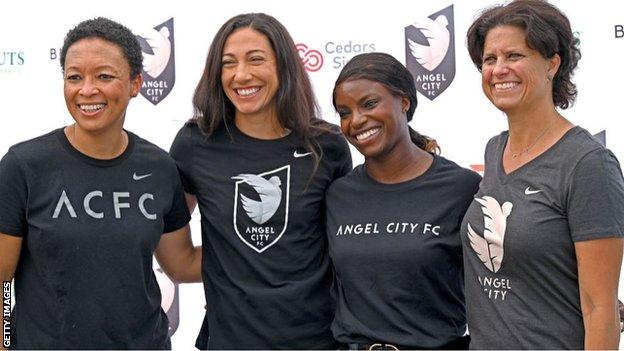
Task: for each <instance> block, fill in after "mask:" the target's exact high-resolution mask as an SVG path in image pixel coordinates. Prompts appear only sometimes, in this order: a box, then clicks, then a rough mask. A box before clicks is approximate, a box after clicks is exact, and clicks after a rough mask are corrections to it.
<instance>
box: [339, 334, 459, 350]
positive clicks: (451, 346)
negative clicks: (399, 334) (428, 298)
mask: <svg viewBox="0 0 624 351" xmlns="http://www.w3.org/2000/svg"><path fill="white" fill-rule="evenodd" d="M469 344H470V336H469V335H466V336H462V337H460V338H457V339H455V340H453V341H451V342H449V343H446V344H444V345H442V346H440V347H437V348H436V349H438V350H467V349H468V345H469ZM346 346H347V350H370V351H397V350H419V349H422V347H414V346H405V345H396V344H389V343H384V342H376V343H371V344H359V343H349V344H347V345H346Z"/></svg>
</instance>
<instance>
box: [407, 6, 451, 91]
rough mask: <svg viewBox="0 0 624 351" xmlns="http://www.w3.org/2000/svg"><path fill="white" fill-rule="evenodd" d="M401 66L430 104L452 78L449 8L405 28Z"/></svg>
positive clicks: (448, 84)
mask: <svg viewBox="0 0 624 351" xmlns="http://www.w3.org/2000/svg"><path fill="white" fill-rule="evenodd" d="M405 67H407V69H408V70H409V71H410V73H411V74H412V77H414V83H415V85H416V90H417V91H418V92H419V93H421V94H422V95H423V96H425V97H426V98H427V99H429V100H431V101H433V100H434V99H435V98H437V97H438V96H440V95H441V94H442V93H443V92H444V91H445V90H446V89H447V88H448V87H449V86H450V85H451V83H452V82H453V79H454V78H455V16H454V13H453V5H450V6H448V7H446V8H444V9H442V10H440V11H437V12H435V13H433V14H431V15H429V16H428V17H425V16H423V17H422V18H419V19H417V20H415V21H413V22H411V24H409V25H407V26H405Z"/></svg>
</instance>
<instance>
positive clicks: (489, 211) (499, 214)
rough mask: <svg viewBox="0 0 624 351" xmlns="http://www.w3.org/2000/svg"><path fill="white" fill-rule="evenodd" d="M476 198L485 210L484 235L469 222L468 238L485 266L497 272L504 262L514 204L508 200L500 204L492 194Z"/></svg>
mask: <svg viewBox="0 0 624 351" xmlns="http://www.w3.org/2000/svg"><path fill="white" fill-rule="evenodd" d="M475 200H476V201H477V202H478V203H480V204H481V210H482V211H483V217H484V218H483V223H484V228H483V236H481V235H479V234H477V232H475V231H474V229H472V227H471V226H470V223H468V240H470V246H471V247H472V249H473V250H474V252H475V253H476V254H477V256H478V257H479V259H480V260H481V262H483V264H484V265H485V267H487V269H489V270H490V271H491V272H492V273H496V272H498V270H499V269H500V267H501V264H502V263H503V255H504V252H505V251H504V247H503V242H504V241H505V230H506V229H507V217H509V215H510V214H511V209H512V208H513V204H512V203H511V202H509V201H506V202H504V203H503V204H502V205H500V204H499V203H498V201H496V199H495V198H493V197H491V196H484V197H483V198H475Z"/></svg>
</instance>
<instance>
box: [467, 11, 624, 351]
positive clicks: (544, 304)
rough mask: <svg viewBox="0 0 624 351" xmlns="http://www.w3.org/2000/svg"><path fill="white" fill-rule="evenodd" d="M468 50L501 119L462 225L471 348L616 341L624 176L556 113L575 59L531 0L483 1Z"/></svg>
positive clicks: (569, 86)
mask: <svg viewBox="0 0 624 351" xmlns="http://www.w3.org/2000/svg"><path fill="white" fill-rule="evenodd" d="M467 41H468V51H469V53H470V57H471V58H472V61H473V62H474V64H475V65H476V66H477V69H479V71H480V72H481V75H482V88H483V91H484V93H485V95H486V96H487V97H488V99H489V100H490V101H491V102H492V104H494V106H495V107H496V108H498V109H499V110H501V111H503V112H504V113H505V115H506V117H507V122H508V124H509V130H508V131H505V132H503V133H501V134H500V135H498V136H495V137H494V138H492V139H491V140H490V141H489V142H488V144H487V147H486V150H485V172H484V178H483V181H482V182H481V185H480V188H479V192H478V193H477V195H476V197H475V200H474V202H473V203H472V204H471V206H470V208H469V209H468V212H467V213H466V217H465V218H464V222H463V224H462V233H461V234H462V240H463V243H464V265H465V270H466V280H465V283H466V304H467V311H468V325H469V327H470V334H471V337H472V341H471V348H476V349H492V348H493V349H503V348H504V349H507V348H511V349H551V348H552V349H584V348H588V349H617V347H618V340H619V323H618V320H619V318H618V314H617V289H618V279H619V273H620V266H621V263H622V241H623V239H622V236H624V181H623V179H622V172H621V169H620V166H619V163H618V161H617V159H616V158H615V156H614V155H613V153H611V151H609V150H608V149H606V148H605V147H604V146H603V145H601V144H600V143H599V142H598V140H596V139H594V138H593V137H592V135H591V134H590V133H589V132H587V131H586V130H585V129H583V128H581V127H578V126H574V125H573V124H572V123H571V122H570V121H568V120H567V119H566V118H564V117H563V116H562V115H561V114H560V113H559V111H558V110H557V107H559V108H561V109H565V108H568V107H569V106H571V104H572V102H573V101H574V98H575V97H576V92H577V90H576V86H575V85H574V84H573V83H572V82H571V79H570V78H571V75H572V73H573V71H574V69H575V68H576V66H577V63H578V60H579V59H580V57H581V55H580V51H579V49H578V47H577V46H576V40H575V38H574V37H573V35H572V30H571V28H570V22H569V21H568V18H567V17H566V16H565V15H564V14H563V13H562V12H561V11H560V10H559V9H557V8H556V7H554V6H553V5H550V4H548V3H547V2H545V1H540V0H518V1H512V2H510V3H508V4H506V5H500V6H495V7H493V8H489V9H487V10H485V11H484V12H483V13H482V14H481V15H480V16H479V17H478V18H477V19H476V20H475V21H474V23H473V24H472V26H471V27H470V29H469V30H468V38H467Z"/></svg>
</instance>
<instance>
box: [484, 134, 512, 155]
mask: <svg viewBox="0 0 624 351" xmlns="http://www.w3.org/2000/svg"><path fill="white" fill-rule="evenodd" d="M508 138H509V131H507V130H506V131H503V132H501V133H500V134H498V135H495V136H493V137H491V138H490V140H488V142H487V145H486V147H485V152H486V153H487V152H488V151H490V150H494V149H498V148H500V147H501V146H503V145H505V144H506V143H507V139H508Z"/></svg>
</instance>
